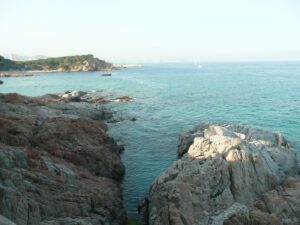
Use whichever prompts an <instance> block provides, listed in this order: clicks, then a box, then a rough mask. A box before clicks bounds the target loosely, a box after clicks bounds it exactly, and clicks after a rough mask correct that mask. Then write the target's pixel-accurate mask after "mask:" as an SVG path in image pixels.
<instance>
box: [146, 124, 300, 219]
mask: <svg viewBox="0 0 300 225" xmlns="http://www.w3.org/2000/svg"><path fill="white" fill-rule="evenodd" d="M178 155H179V156H180V157H181V158H180V159H179V160H178V161H177V162H175V163H174V164H173V165H172V166H171V167H170V168H169V169H168V170H167V171H166V172H164V173H163V174H161V175H160V176H159V177H158V178H157V179H156V180H155V181H154V183H153V185H152V187H151V189H150V194H149V201H150V202H149V224H151V225H162V224H164V225H174V224H176V225H180V224H182V225H189V224H193V225H196V224H199V225H200V224H201V225H208V224H216V225H217V224H218V225H219V224H220V225H221V224H223V223H224V222H226V223H227V224H273V223H272V221H273V222H274V224H276V223H277V222H276V221H279V222H280V223H282V221H283V219H284V218H285V217H284V216H282V214H281V211H280V210H278V211H279V212H278V211H276V207H278V206H277V203H278V204H283V205H285V206H282V207H286V208H287V209H286V210H289V213H290V214H286V215H292V214H293V213H294V216H296V215H297V213H298V212H299V204H298V203H297V204H298V205H295V209H294V208H293V207H294V206H292V207H290V208H289V206H288V205H289V203H288V201H292V200H291V199H289V200H286V199H285V197H282V198H281V199H280V198H279V197H276V196H278V194H280V195H279V196H286V195H285V194H284V193H280V192H278V193H274V198H273V199H274V200H269V201H267V202H265V206H267V207H265V208H264V207H263V206H262V208H263V210H261V211H260V209H261V208H259V209H253V208H250V205H251V204H252V203H253V202H254V200H255V199H257V198H260V197H261V196H263V194H265V193H266V194H265V195H266V196H267V195H268V193H269V192H267V191H269V190H271V189H274V188H275V187H276V186H277V185H279V184H281V183H282V182H283V181H284V180H285V179H287V177H289V176H297V175H298V168H297V163H296V157H295V153H294V151H293V150H292V149H291V147H290V146H289V144H288V143H287V141H286V140H285V138H284V137H283V136H282V135H281V134H279V133H271V132H268V131H265V130H261V129H255V128H247V127H244V126H239V125H236V126H235V125H213V124H204V125H201V126H199V127H197V128H195V129H194V130H192V131H190V132H189V133H187V134H185V135H183V136H182V137H181V138H180V144H179V149H178ZM297 187H299V186H297ZM283 188H285V186H283ZM296 189H297V188H296ZM286 190H287V189H286ZM295 192H297V193H294V192H293V191H292V190H289V191H288V192H286V193H289V194H290V193H293V194H295V195H296V196H297V198H298V199H299V197H300V196H299V190H298V191H295ZM270 193H273V192H270ZM287 195H288V194H287ZM262 199H265V197H262ZM284 202H286V204H285V203H284ZM261 205H263V204H261ZM272 207H273V209H274V210H273V211H272V210H270V209H269V208H272ZM280 207H281V206H280ZM282 207H281V208H282ZM282 209H283V208H282ZM297 210H298V211H297ZM283 211H284V212H285V210H283ZM270 212H271V213H273V212H274V215H273V214H270ZM266 215H268V217H269V218H268V221H269V222H270V221H271V222H270V223H256V222H255V221H258V220H260V219H259V218H262V217H265V216H266ZM298 215H299V214H298ZM293 218H294V217H293ZM295 218H296V217H295ZM295 220H297V219H295ZM236 221H238V222H236ZM245 221H247V222H245ZM249 221H250V222H249ZM248 222H249V223H248ZM275 222H276V223H275ZM298 222H299V217H298ZM285 224H293V223H285Z"/></svg>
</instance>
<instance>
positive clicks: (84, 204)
mask: <svg viewBox="0 0 300 225" xmlns="http://www.w3.org/2000/svg"><path fill="white" fill-rule="evenodd" d="M110 116H111V114H110V112H109V111H106V110H105V109H103V108H101V107H98V106H94V105H90V104H88V103H78V102H74V103H65V102H63V101H61V98H60V97H59V96H56V95H46V96H43V97H40V98H30V97H25V96H21V95H18V94H6V95H4V94H0V218H4V219H3V220H2V219H1V221H4V222H3V223H4V224H17V225H24V224H26V225H41V224H43V225H63V224H64V225H70V224H81V225H96V224H97V225H98V224H103V225H104V224H105V225H106V224H111V225H120V224H121V225H122V224H125V223H126V213H125V210H124V208H123V204H122V194H121V189H120V183H119V181H120V180H121V178H122V176H123V174H124V166H123V164H122V162H121V160H120V151H121V150H122V147H120V146H118V145H117V144H116V142H115V141H114V140H113V139H112V138H111V137H109V136H108V135H107V133H106V130H107V127H106V125H105V124H104V123H103V121H104V120H106V119H107V118H109V117H110ZM0 224H1V222H0Z"/></svg>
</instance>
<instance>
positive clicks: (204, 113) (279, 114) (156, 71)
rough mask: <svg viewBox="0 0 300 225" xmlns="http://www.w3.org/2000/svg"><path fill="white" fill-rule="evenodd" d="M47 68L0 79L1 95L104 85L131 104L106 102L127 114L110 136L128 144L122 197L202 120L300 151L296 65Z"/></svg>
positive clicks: (163, 163) (146, 182)
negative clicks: (241, 128) (271, 136)
mask: <svg viewBox="0 0 300 225" xmlns="http://www.w3.org/2000/svg"><path fill="white" fill-rule="evenodd" d="M100 74H101V73H100V72H88V73H84V72H83V73H44V74H41V75H40V76H36V77H22V78H2V80H3V81H4V84H3V85H1V86H0V92H18V93H21V94H25V95H30V96H36V95H42V94H45V93H59V92H64V91H66V90H103V91H104V92H105V93H110V94H112V95H116V96H120V95H129V96H132V97H134V98H135V99H134V101H132V102H122V103H113V104H111V105H108V107H110V108H111V109H113V110H117V111H118V114H119V115H121V116H124V117H129V118H131V117H135V118H137V121H135V122H132V121H130V120H124V121H122V122H119V123H116V124H111V125H110V127H111V128H110V131H109V132H110V133H111V134H112V135H113V136H114V137H115V138H116V139H117V141H118V142H119V143H120V144H124V145H125V151H124V153H123V156H122V157H123V162H124V164H125V166H126V176H125V178H124V182H123V192H124V200H125V201H124V202H125V205H126V207H127V210H128V212H129V214H134V213H135V212H136V202H137V199H138V197H141V196H144V195H146V194H147V192H148V189H149V186H150V184H151V182H152V181H153V180H154V178H155V177H156V176H158V175H159V174H160V173H161V172H162V171H163V170H165V169H166V168H167V167H168V166H169V165H170V164H171V163H172V162H173V161H174V160H176V147H177V144H178V136H179V134H180V133H181V132H183V131H186V130H188V129H190V128H191V127H193V126H195V125H196V124H198V123H200V122H204V121H223V122H233V123H243V124H246V125H250V126H259V127H264V128H266V129H271V130H274V131H280V132H282V133H283V134H284V135H285V136H286V137H287V139H288V140H289V141H290V142H291V143H292V144H293V145H294V147H295V149H296V150H297V151H299V152H300V62H265V63H262V62H260V63H203V64H201V67H199V65H198V64H152V65H150V64H149V65H145V66H144V67H141V68H132V69H125V70H120V71H114V72H113V76H112V77H101V76H100Z"/></svg>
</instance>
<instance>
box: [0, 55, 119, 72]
mask: <svg viewBox="0 0 300 225" xmlns="http://www.w3.org/2000/svg"><path fill="white" fill-rule="evenodd" d="M113 69H117V68H116V67H115V66H114V65H113V64H112V63H109V62H106V61H104V60H101V59H98V58H96V57H94V56H93V55H91V54H89V55H77V56H64V57H54V58H46V59H37V60H30V61H13V60H10V59H6V58H4V57H2V56H0V71H2V73H5V74H7V75H8V76H9V74H16V73H19V72H29V73H34V72H83V71H101V70H113Z"/></svg>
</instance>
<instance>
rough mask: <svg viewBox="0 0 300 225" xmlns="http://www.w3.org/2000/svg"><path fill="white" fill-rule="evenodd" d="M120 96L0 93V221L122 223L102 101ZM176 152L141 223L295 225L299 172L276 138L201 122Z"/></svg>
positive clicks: (13, 224) (143, 207)
mask: <svg viewBox="0 0 300 225" xmlns="http://www.w3.org/2000/svg"><path fill="white" fill-rule="evenodd" d="M130 100H132V98H131V97H129V96H121V97H117V98H107V97H103V96H100V95H99V93H87V92H83V91H68V92H65V93H63V94H60V95H52V94H48V95H44V96H41V97H26V96H22V95H19V94H0V224H1V225H2V224H3V225H23V224H26V225H98V224H101V225H125V224H127V216H126V211H125V209H124V207H123V198H122V191H121V185H120V183H121V181H122V178H123V176H124V174H125V168H124V165H123V163H122V162H121V158H120V153H121V152H122V150H123V147H122V146H119V145H118V144H117V143H116V142H115V140H114V139H113V138H111V137H109V136H108V134H107V126H106V124H105V123H106V122H107V121H115V120H116V119H115V118H113V115H112V112H111V111H109V110H107V109H105V108H104V107H103V104H105V103H110V102H118V101H130ZM177 154H178V157H179V159H178V161H176V162H174V164H173V165H172V166H171V167H170V168H168V169H167V170H166V171H165V172H163V173H162V174H161V175H160V176H158V177H157V178H156V180H155V181H154V182H153V184H152V186H151V187H150V191H149V196H148V197H147V198H143V199H141V200H140V201H139V206H138V214H139V222H140V224H141V225H149V224H150V225H221V224H225V225H242V224H249V225H251V224H253V225H254V224H255V225H267V224H275V225H298V224H299V223H300V178H299V168H298V165H297V161H296V157H295V152H294V150H293V149H292V147H291V146H290V145H289V143H288V142H287V140H286V139H285V138H284V137H283V136H282V135H281V134H279V133H272V132H269V131H265V130H262V129H256V128H250V127H245V126H242V125H228V124H202V125H200V126H197V127H195V128H194V129H192V130H191V131H189V132H187V133H186V134H183V135H181V137H180V140H179V146H178V149H177Z"/></svg>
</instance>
